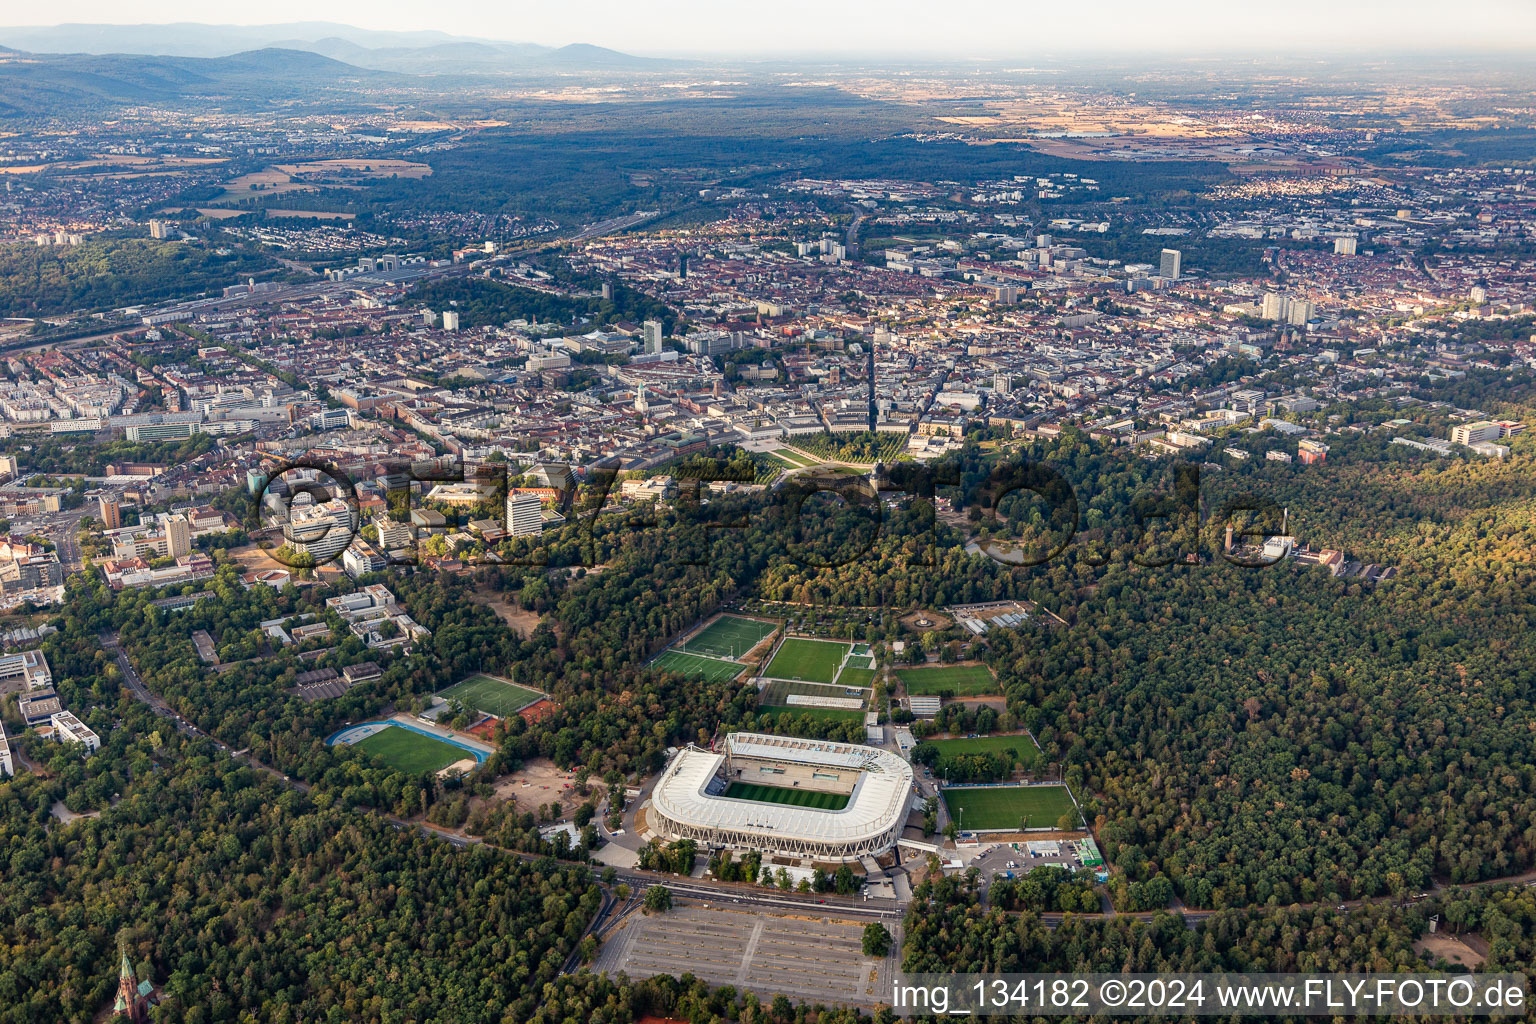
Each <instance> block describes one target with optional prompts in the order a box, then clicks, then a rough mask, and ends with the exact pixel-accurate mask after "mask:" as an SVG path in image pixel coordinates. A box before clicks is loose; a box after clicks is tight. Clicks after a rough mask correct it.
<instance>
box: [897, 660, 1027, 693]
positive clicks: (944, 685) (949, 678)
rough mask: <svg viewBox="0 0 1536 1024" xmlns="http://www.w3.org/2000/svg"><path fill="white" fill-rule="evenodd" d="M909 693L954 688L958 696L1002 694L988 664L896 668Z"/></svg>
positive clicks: (936, 691)
mask: <svg viewBox="0 0 1536 1024" xmlns="http://www.w3.org/2000/svg"><path fill="white" fill-rule="evenodd" d="M896 678H898V679H900V680H901V683H902V685H903V686H905V687H906V688H907V692H908V693H909V694H915V695H917V696H925V695H931V694H936V693H938V692H940V691H941V690H953V691H954V693H955V696H956V697H980V696H983V695H986V694H993V693H1000V692H1002V691H1000V690H999V689H998V688H997V680H996V679H994V678H993V677H992V670H991V669H989V668H987V666H985V665H943V666H938V667H934V668H903V669H897V670H896Z"/></svg>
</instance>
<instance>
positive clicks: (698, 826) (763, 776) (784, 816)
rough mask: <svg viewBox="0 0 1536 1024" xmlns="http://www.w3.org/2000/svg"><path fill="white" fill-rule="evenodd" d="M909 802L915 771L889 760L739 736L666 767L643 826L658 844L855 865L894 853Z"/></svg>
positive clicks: (830, 745)
mask: <svg viewBox="0 0 1536 1024" xmlns="http://www.w3.org/2000/svg"><path fill="white" fill-rule="evenodd" d="M911 798H912V766H911V765H909V764H907V762H906V761H904V760H902V759H901V758H900V757H898V756H896V755H895V754H892V753H890V752H888V751H884V750H879V749H876V748H875V747H865V746H858V745H856V744H852V743H834V742H831V741H829V740H811V739H801V738H798V737H793V736H768V735H763V734H760V733H747V732H736V733H731V734H730V735H729V736H727V737H726V738H725V745H724V752H723V753H717V752H715V751H711V750H704V749H701V748H699V747H695V746H692V745H690V746H688V747H687V748H685V749H684V750H683V751H682V752H680V753H679V754H678V755H677V756H676V757H675V758H673V760H672V763H671V764H669V765H668V766H667V768H666V769H665V771H663V773H662V777H661V781H659V782H658V783H657V784H656V788H655V790H654V791H653V792H652V794H651V807H650V813H649V816H648V819H647V820H648V824H649V826H650V828H651V830H652V831H654V832H655V833H656V835H657V836H658V837H659V838H662V839H664V840H675V839H692V840H694V841H695V842H697V843H700V844H701V845H707V846H712V847H735V848H738V849H750V850H760V851H762V852H764V853H769V854H779V855H783V856H790V857H799V858H806V859H811V860H817V861H853V860H858V859H859V858H860V857H873V856H878V855H879V854H881V853H884V852H885V851H887V850H889V849H890V848H891V847H893V846H895V845H896V840H897V838H898V837H899V836H900V835H901V828H902V825H903V823H904V822H905V821H906V817H907V811H908V809H909V804H910V801H911Z"/></svg>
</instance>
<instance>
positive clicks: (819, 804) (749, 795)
mask: <svg viewBox="0 0 1536 1024" xmlns="http://www.w3.org/2000/svg"><path fill="white" fill-rule="evenodd" d="M725 796H726V797H728V798H731V799H735V800H756V801H757V802H758V803H763V804H790V805H792V806H794V807H814V808H816V809H817V810H821V811H840V810H842V809H843V808H844V807H847V806H848V794H846V793H820V792H817V791H816V790H814V789H792V788H790V787H788V786H759V785H757V784H756V783H752V782H733V783H731V784H730V785H729V786H727V787H726V788H725Z"/></svg>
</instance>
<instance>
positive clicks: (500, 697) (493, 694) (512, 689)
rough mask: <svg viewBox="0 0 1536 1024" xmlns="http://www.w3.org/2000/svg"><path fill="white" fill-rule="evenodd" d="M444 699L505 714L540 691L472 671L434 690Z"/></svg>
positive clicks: (482, 710)
mask: <svg viewBox="0 0 1536 1024" xmlns="http://www.w3.org/2000/svg"><path fill="white" fill-rule="evenodd" d="M438 696H439V697H441V698H443V699H444V700H456V701H458V702H459V703H460V704H463V705H464V706H465V707H467V708H474V709H475V710H476V711H479V712H482V713H484V714H487V715H495V716H497V717H498V718H505V717H507V716H508V715H512V714H516V713H517V712H518V711H520V710H522V709H523V708H525V707H527V706H528V705H529V704H532V703H533V702H534V701H536V700H538V699H540V698H541V697H543V696H544V695H543V694H542V693H539V692H538V691H537V690H530V689H528V687H526V686H518V685H517V684H516V683H509V682H507V681H506V680H505V679H497V678H495V677H494V676H486V675H475V676H470V677H469V678H468V679H465V680H464V681H463V682H458V683H454V684H453V685H452V686H450V687H448V689H446V690H444V691H443V692H441V693H439V694H438Z"/></svg>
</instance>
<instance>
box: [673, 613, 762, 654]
mask: <svg viewBox="0 0 1536 1024" xmlns="http://www.w3.org/2000/svg"><path fill="white" fill-rule="evenodd" d="M778 628H779V627H778V625H777V624H775V623H772V622H759V621H757V620H756V619H743V618H738V617H737V616H735V615H722V616H720V617H719V618H718V619H716V620H715V621H714V622H711V623H710V624H709V625H707V626H705V627H704V628H703V629H701V630H700V631H699V632H698V633H696V634H695V635H693V636H691V637H689V638H688V639H687V640H685V641H684V642H682V643H680V644H678V645H677V650H679V651H683V652H685V653H691V654H707V655H709V656H711V657H715V658H740V657H742V656H743V655H745V654H746V653H747V652H748V651H750V650H751V649H752V648H754V647H756V646H757V645H758V644H759V643H761V642H762V639H763V637H765V636H768V635H769V634H770V633H772V632H773V631H774V630H775V629H778Z"/></svg>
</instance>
